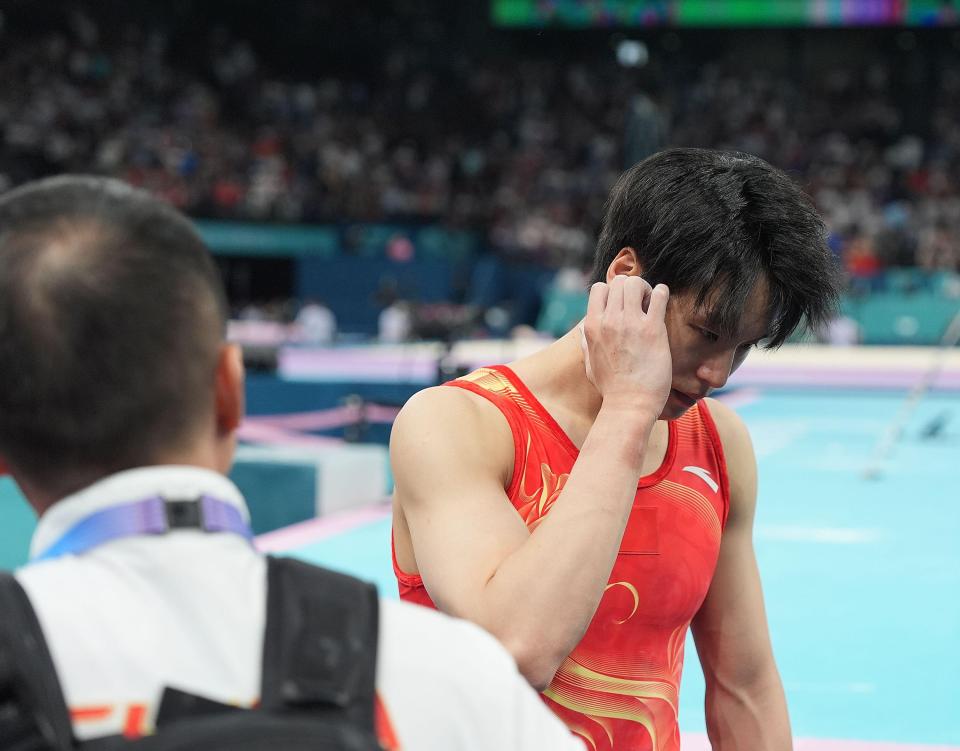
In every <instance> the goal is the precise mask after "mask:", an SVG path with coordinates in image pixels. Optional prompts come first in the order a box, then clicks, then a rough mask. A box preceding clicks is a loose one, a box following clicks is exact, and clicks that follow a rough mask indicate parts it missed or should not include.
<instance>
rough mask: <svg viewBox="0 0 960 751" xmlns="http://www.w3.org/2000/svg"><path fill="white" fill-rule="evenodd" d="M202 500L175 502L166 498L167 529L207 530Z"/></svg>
mask: <svg viewBox="0 0 960 751" xmlns="http://www.w3.org/2000/svg"><path fill="white" fill-rule="evenodd" d="M201 500H202V499H200V498H193V499H190V500H173V499H170V498H164V507H165V510H166V517H167V518H166V521H167V529H168V530H169V529H206V528H207V526H206V524H205V523H204V522H205V519H204V516H205V515H204V513H203V511H204V509H203V508H202V507H201Z"/></svg>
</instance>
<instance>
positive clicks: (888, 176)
mask: <svg viewBox="0 0 960 751" xmlns="http://www.w3.org/2000/svg"><path fill="white" fill-rule="evenodd" d="M69 29H70V30H69V31H58V32H51V33H47V34H45V35H43V36H41V37H39V38H31V39H29V40H26V41H24V42H23V43H19V42H18V40H17V39H14V38H11V36H10V34H9V33H8V34H7V36H6V37H5V38H3V40H2V41H3V43H2V45H0V77H2V80H3V81H4V82H5V87H4V92H3V94H2V96H0V133H2V135H3V143H2V146H0V190H2V189H3V188H4V187H7V186H10V185H12V184H16V183H19V182H23V181H25V180H27V179H30V178H33V177H36V176H39V175H43V174H49V173H54V172H62V171H96V172H101V173H107V174H112V175H116V176H119V177H121V178H123V179H125V180H127V181H129V182H131V183H133V184H136V185H140V186H144V187H146V188H148V189H150V190H151V191H153V192H155V193H156V194H158V195H161V196H163V197H164V198H165V199H166V200H168V201H170V202H171V203H173V204H174V205H176V206H178V207H179V208H182V209H184V210H185V211H187V212H189V213H190V214H192V215H194V216H198V217H207V218H223V219H245V220H255V221H303V222H332V221H360V222H367V221H369V222H377V221H385V220H389V221H397V220H400V221H417V222H421V221H428V222H437V223H440V224H442V225H444V226H448V227H455V228H470V229H475V230H477V231H480V232H483V233H485V235H486V237H487V240H488V244H489V245H490V246H491V247H492V248H493V249H495V250H496V251H497V252H499V253H501V254H503V255H505V256H507V257H510V258H521V259H524V260H532V261H537V262H541V263H545V264H548V265H551V266H557V267H563V266H566V267H571V266H572V267H577V266H582V265H584V264H585V263H586V262H587V259H589V256H590V254H591V252H592V246H593V237H594V235H595V230H596V227H597V223H598V221H599V218H600V215H601V212H602V210H603V200H604V197H605V195H606V193H607V191H608V189H609V187H610V186H611V184H612V182H613V180H614V179H615V178H616V176H617V174H618V173H619V172H620V171H622V169H623V168H624V167H625V166H627V165H628V164H629V163H631V162H632V161H633V160H635V159H637V158H640V157H642V156H644V155H645V154H647V153H649V152H651V151H653V150H656V149H657V148H662V147H664V146H669V145H687V146H707V147H722V148H732V149H739V150H743V151H748V152H751V153H754V154H758V155H760V156H762V157H764V158H766V159H767V160H769V161H770V162H772V163H773V164H775V165H777V166H779V167H782V168H784V169H786V170H788V171H790V172H791V173H793V174H795V175H796V176H797V178H798V179H799V180H800V181H801V182H802V183H803V184H804V185H805V186H806V187H807V188H808V190H809V191H810V193H811V195H813V197H814V199H815V200H816V202H817V204H818V206H819V208H820V209H821V210H822V212H823V213H824V215H825V217H826V220H827V224H828V228H829V230H830V232H831V241H832V243H833V244H834V247H835V249H836V252H837V253H838V255H840V256H841V257H842V259H843V262H844V264H845V266H846V267H847V269H848V271H849V272H850V274H851V275H852V276H854V277H857V278H861V279H866V280H869V279H870V278H871V277H872V276H874V275H876V274H877V273H878V272H879V271H880V270H882V269H883V268H885V267H888V266H920V267H923V268H927V269H931V270H933V269H952V270H957V269H958V268H960V251H958V243H957V240H958V231H960V186H958V184H957V178H956V175H958V174H960V170H958V167H960V126H958V125H957V123H958V122H960V119H958V116H960V66H957V67H955V68H949V69H945V70H943V71H941V73H940V75H939V76H938V80H939V84H938V85H939V88H938V90H936V91H934V92H931V109H930V112H929V118H928V120H929V123H930V125H929V128H928V129H927V132H926V133H924V134H922V135H918V134H917V133H915V132H913V130H912V129H911V128H910V127H909V123H908V122H907V118H905V116H904V111H903V106H904V105H903V104H902V97H901V98H900V99H898V97H897V96H894V91H893V87H892V86H891V83H890V71H889V69H888V68H886V67H885V66H884V64H882V63H880V62H876V63H873V64H863V65H860V66H858V67H856V68H850V69H843V68H836V69H831V70H828V71H827V72H825V73H824V74H822V75H820V76H818V77H807V76H805V77H803V78H802V79H796V80H795V79H790V78H786V77H782V76H777V75H772V74H770V73H766V72H763V71H761V70H756V71H754V72H753V73H747V74H744V73H742V72H737V73H734V72H733V70H732V68H731V67H730V66H728V65H727V64H725V63H724V62H717V63H715V64H711V65H706V66H702V67H697V68H696V69H695V70H691V71H689V75H682V76H681V75H671V76H670V78H669V80H667V79H663V78H662V77H661V79H660V80H658V79H657V76H656V75H653V74H647V75H643V76H641V75H639V74H638V72H637V70H635V69H632V68H624V67H621V66H619V65H618V64H617V62H616V60H615V59H613V56H612V55H607V56H606V57H604V58H603V59H598V60H597V61H596V62H595V63H584V62H571V63H563V64H558V63H557V62H556V60H549V59H535V58H526V57H524V58H522V59H516V58H511V57H509V56H501V57H493V56H491V59H490V60H489V61H487V60H483V61H481V60H477V59H471V56H470V54H469V53H466V52H464V53H462V54H460V55H455V56H453V57H452V58H451V59H449V61H448V64H446V65H444V66H442V67H441V66H437V65H436V64H434V63H433V62H432V61H431V60H430V58H429V56H428V55H426V54H425V53H424V52H423V51H422V50H419V49H418V48H417V47H416V46H413V45H411V46H404V45H402V44H401V45H398V46H396V48H391V49H385V50H383V51H382V54H381V58H382V62H381V64H380V70H379V73H378V75H377V76H376V77H375V78H374V77H370V76H367V77H366V78H363V77H357V78H356V79H353V78H351V77H350V76H348V75H344V76H333V77H331V76H324V75H320V76H319V77H315V78H311V79H310V80H288V79H281V78H280V77H277V76H273V75H271V74H270V73H269V66H268V65H267V64H266V63H265V62H264V61H262V60H261V59H260V58H259V57H258V54H257V53H256V52H255V50H254V49H253V47H252V46H251V45H250V44H248V43H246V42H245V41H244V40H243V39H241V38H239V37H237V36H235V35H234V34H232V33H230V32H227V31H225V30H223V29H218V30H215V31H213V32H211V35H210V39H209V43H208V44H207V47H206V55H205V56H204V59H202V60H198V61H196V60H192V61H184V60H181V59H177V57H176V56H175V55H174V54H172V52H171V50H170V45H169V39H168V38H167V36H166V35H165V34H164V33H162V32H161V31H159V30H151V29H150V28H149V27H147V28H135V27H128V28H126V30H125V31H123V32H122V33H120V34H112V35H111V37H110V38H109V39H107V38H106V37H105V36H104V35H102V33H101V30H100V29H99V28H98V25H97V24H96V23H95V22H94V21H93V20H91V19H90V18H89V17H86V16H83V15H76V16H75V17H74V18H73V20H72V21H71V24H70V27H69ZM607 58H609V59H607Z"/></svg>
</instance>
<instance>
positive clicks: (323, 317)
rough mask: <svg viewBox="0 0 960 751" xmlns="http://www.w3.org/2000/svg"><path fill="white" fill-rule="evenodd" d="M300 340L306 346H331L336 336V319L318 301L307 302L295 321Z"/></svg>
mask: <svg viewBox="0 0 960 751" xmlns="http://www.w3.org/2000/svg"><path fill="white" fill-rule="evenodd" d="M295 323H296V325H297V328H298V329H299V334H300V339H301V341H303V342H304V343H307V344H331V343H333V340H334V339H336V336H337V319H336V318H335V317H334V315H333V311H331V310H330V308H328V307H327V306H326V305H324V304H323V303H322V302H321V301H320V300H308V301H307V302H306V304H304V305H303V307H301V308H300V312H299V313H297V318H296V320H295Z"/></svg>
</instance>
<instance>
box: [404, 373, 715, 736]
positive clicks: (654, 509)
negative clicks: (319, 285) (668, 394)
mask: <svg viewBox="0 0 960 751" xmlns="http://www.w3.org/2000/svg"><path fill="white" fill-rule="evenodd" d="M446 385H448V386H454V387H458V388H463V389H467V390H468V391H472V392H473V393H475V394H479V395H480V396H483V397H484V398H486V399H488V400H489V401H490V402H492V403H493V404H494V405H496V406H497V407H498V408H499V409H500V411H501V412H502V413H503V415H504V416H505V417H506V419H507V421H508V422H509V424H510V428H511V430H512V432H513V440H514V446H515V460H514V472H513V477H512V479H511V482H510V485H509V487H508V488H507V495H508V497H509V498H510V501H511V502H512V503H513V505H514V507H515V508H516V509H517V512H518V513H519V514H520V515H521V517H523V520H524V521H525V522H526V524H527V527H528V528H529V529H530V530H531V531H533V530H534V529H535V528H536V527H537V525H538V524H539V523H540V521H541V520H542V519H543V517H544V516H545V515H546V514H548V513H549V512H550V508H551V506H552V505H553V503H554V502H555V501H556V500H557V497H558V496H559V495H560V492H561V491H562V490H563V486H564V484H565V483H566V480H567V477H568V476H569V474H570V471H571V470H572V468H573V464H574V462H575V461H576V458H577V454H578V452H577V449H576V447H575V446H574V445H573V443H572V442H571V441H570V439H569V437H568V436H567V435H566V434H565V433H564V432H563V430H562V429H561V428H560V426H559V425H557V423H556V422H555V421H554V420H553V418H552V417H551V416H550V415H549V414H548V413H547V411H546V410H545V409H544V408H543V406H542V405H541V404H540V403H539V402H538V401H537V400H536V398H535V397H534V396H533V395H532V394H531V393H530V391H529V390H528V389H527V388H526V386H524V384H523V383H522V382H521V381H520V380H519V379H518V378H517V376H516V375H515V374H514V373H513V372H512V371H511V370H510V369H508V368H506V367H504V366H496V367H493V368H482V369H480V370H478V371H475V372H474V373H471V374H470V375H467V376H465V377H463V378H460V379H457V380H456V381H451V382H450V383H448V384H446ZM728 496H729V488H728V483H727V472H726V465H725V463H724V459H723V452H722V448H721V445H720V440H719V438H718V436H717V431H716V427H715V426H714V423H713V419H712V418H711V417H710V413H709V411H708V409H707V407H706V405H705V404H704V403H703V402H698V404H697V405H696V406H695V407H693V408H691V409H690V410H688V411H687V413H686V414H684V415H683V417H681V418H680V419H678V420H674V421H672V422H670V423H669V443H668V446H667V453H666V456H665V457H664V460H663V463H662V464H661V466H660V468H659V469H658V470H657V471H655V472H654V473H653V474H651V475H647V476H646V477H643V478H641V479H640V482H639V484H638V487H637V495H636V499H635V501H634V505H633V510H632V511H631V513H630V518H629V521H628V522H627V527H626V530H625V532H624V535H623V542H622V543H621V546H620V552H619V554H618V556H617V560H616V563H615V564H614V567H613V571H612V572H611V575H610V580H609V583H608V584H607V587H606V591H605V592H604V595H603V599H602V600H601V601H600V606H599V607H598V609H597V612H596V614H595V615H594V617H593V620H592V621H591V622H590V626H589V628H588V629H587V632H586V634H585V635H584V637H583V639H582V640H581V641H580V643H579V644H578V645H577V646H576V648H575V649H574V650H573V652H571V654H570V656H569V657H568V658H567V659H566V660H565V661H564V662H563V664H562V665H561V666H560V669H559V670H558V671H557V674H556V676H555V677H554V679H553V682H552V683H551V684H550V686H549V687H548V688H547V690H546V691H544V692H543V696H544V700H545V701H546V702H547V704H548V705H549V706H550V707H551V708H552V709H553V710H554V712H556V713H557V714H558V715H559V716H560V717H561V718H562V719H563V720H564V722H566V723H567V725H568V726H569V727H570V729H571V730H572V731H574V732H575V733H577V734H578V735H580V736H582V737H583V738H584V739H585V740H586V742H587V744H588V747H589V748H590V749H592V750H593V751H679V748H680V731H679V727H678V725H677V704H678V695H679V691H680V674H681V671H682V669H683V650H684V642H685V638H686V634H687V628H688V627H689V625H690V620H691V618H693V616H694V614H695V613H696V612H697V610H698V609H699V607H700V604H701V603H702V602H703V599H704V597H705V596H706V593H707V589H708V587H709V586H710V580H711V578H712V577H713V571H714V568H715V566H716V562H717V555H718V553H719V550H720V534H721V531H722V530H723V526H724V523H725V522H726V516H727V508H728V502H729V501H728ZM393 563H394V570H395V572H396V575H397V579H398V581H399V584H400V597H401V598H402V599H404V600H407V601H410V602H416V603H419V604H422V605H427V606H429V607H435V606H434V604H433V602H432V601H431V600H430V596H429V594H427V591H426V589H425V588H424V586H423V581H422V579H421V578H420V577H419V576H414V575H411V574H406V573H404V572H403V571H401V570H400V567H399V566H398V565H397V561H396V556H394V560H393Z"/></svg>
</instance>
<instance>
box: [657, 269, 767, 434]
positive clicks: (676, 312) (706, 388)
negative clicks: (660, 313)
mask: <svg viewBox="0 0 960 751" xmlns="http://www.w3.org/2000/svg"><path fill="white" fill-rule="evenodd" d="M767 301H768V291H767V284H766V282H765V281H763V282H760V283H758V284H757V286H756V287H755V288H754V290H753V292H752V293H751V294H750V296H749V298H748V302H747V306H746V308H745V309H744V312H743V316H742V317H741V319H740V326H739V327H738V329H737V331H736V332H735V333H734V335H733V336H720V335H719V332H717V331H716V330H714V329H713V328H712V327H711V325H710V323H709V317H708V316H707V315H706V314H705V311H698V310H697V308H696V305H695V304H694V303H695V295H694V294H693V293H687V294H679V295H671V297H670V302H669V304H668V306H667V316H666V325H667V337H668V339H669V341H670V353H671V355H672V358H673V383H672V390H671V391H670V396H669V397H668V398H667V403H666V404H665V405H664V408H663V412H662V413H661V415H660V417H661V419H664V420H675V419H677V418H678V417H680V416H681V415H682V414H683V413H684V412H686V411H687V410H688V409H690V407H692V406H693V405H694V403H695V402H696V401H697V400H698V399H702V398H703V397H705V396H707V395H709V394H710V392H712V391H714V390H715V389H719V388H721V387H722V386H723V385H724V384H725V383H726V382H727V379H728V378H729V377H730V375H731V374H732V373H733V372H734V371H735V370H736V369H737V368H739V367H740V365H741V364H743V361H744V360H745V359H746V357H747V355H748V354H749V352H750V350H751V349H753V347H754V346H755V345H756V344H757V343H758V342H759V341H760V340H761V339H763V338H764V337H765V336H766V335H767V327H768V325H769V320H768V317H767V316H768V313H767Z"/></svg>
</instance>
